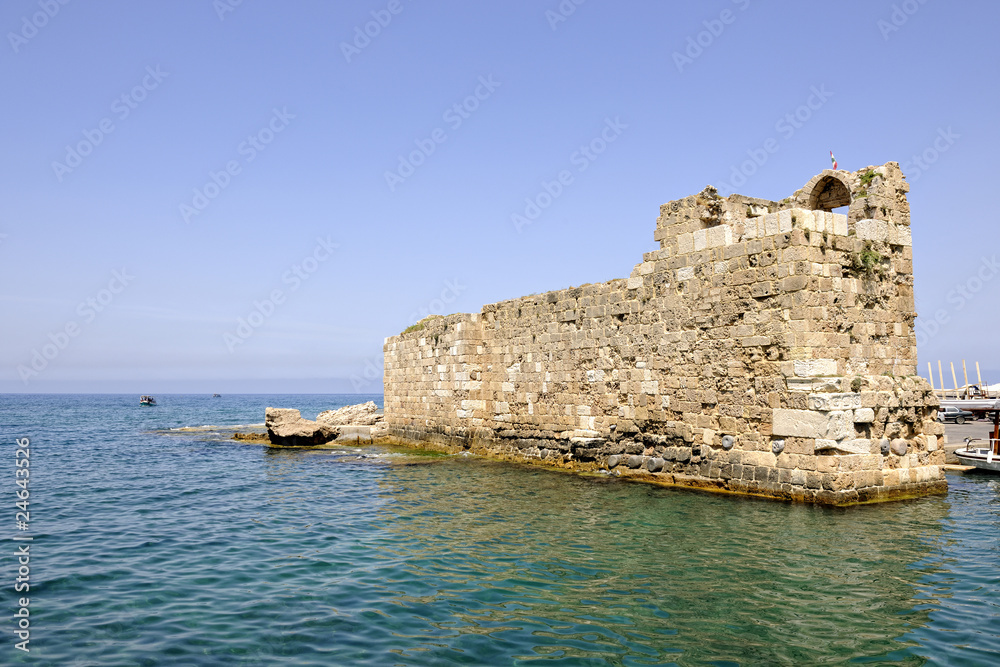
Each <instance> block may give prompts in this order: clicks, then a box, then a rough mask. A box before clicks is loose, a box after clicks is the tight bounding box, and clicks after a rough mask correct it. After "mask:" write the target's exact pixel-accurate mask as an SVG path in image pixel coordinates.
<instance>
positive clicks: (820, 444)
mask: <svg viewBox="0 0 1000 667" xmlns="http://www.w3.org/2000/svg"><path fill="white" fill-rule="evenodd" d="M871 448H872V441H871V440H867V439H864V438H858V439H854V440H840V441H837V440H817V441H816V451H817V452H818V451H826V450H831V449H835V450H840V451H842V452H848V453H850V454H870V453H871Z"/></svg>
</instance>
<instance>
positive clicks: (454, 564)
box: [379, 461, 949, 664]
mask: <svg viewBox="0 0 1000 667" xmlns="http://www.w3.org/2000/svg"><path fill="white" fill-rule="evenodd" d="M420 473H421V474H420V476H419V477H416V476H414V475H409V474H408V475H407V476H406V478H405V479H403V478H400V476H399V475H388V476H386V477H385V478H383V480H381V485H382V487H383V492H384V494H385V495H386V496H387V497H389V498H391V502H389V503H387V504H385V505H384V506H383V508H382V511H381V512H380V515H379V516H380V519H381V525H382V526H383V527H384V528H385V530H386V531H389V532H392V533H395V534H396V535H397V537H396V539H394V540H393V544H394V545H395V547H394V548H395V551H396V553H397V554H398V555H399V556H401V557H404V558H405V559H406V561H407V562H408V563H409V566H408V568H407V575H408V576H407V577H406V578H401V579H399V580H398V581H395V582H394V583H395V584H396V585H397V586H398V587H399V588H398V595H397V596H396V599H395V602H396V603H397V604H399V605H401V606H402V607H404V608H410V609H413V610H416V611H419V613H420V614H421V615H422V616H423V617H424V618H425V619H426V621H427V622H428V623H429V624H431V625H433V626H434V627H435V628H436V629H437V633H438V634H439V636H438V638H440V636H450V637H454V638H456V640H457V638H458V637H460V635H463V634H466V633H471V634H474V635H476V636H479V637H482V636H484V635H486V636H488V637H489V638H490V641H498V642H508V643H510V644H512V645H514V646H518V647H520V650H521V651H523V653H522V655H523V656H524V657H528V656H529V655H560V656H567V657H574V656H575V657H577V658H583V657H585V656H586V657H591V658H593V657H596V656H598V655H601V656H604V657H606V658H607V659H608V660H610V661H612V662H615V660H616V659H615V658H614V656H619V659H620V657H621V656H623V655H625V654H635V655H643V656H647V657H649V658H650V659H651V660H653V662H654V663H657V664H658V663H659V662H660V661H662V660H678V661H680V662H683V663H685V664H694V663H701V662H705V661H718V660H728V661H736V662H744V661H746V662H747V663H748V664H752V663H754V662H757V661H759V660H765V659H766V660H768V661H778V662H782V663H786V664H791V663H798V664H802V663H803V662H812V661H816V660H817V655H818V651H821V652H822V653H823V654H825V655H827V656H828V657H829V659H830V660H832V661H836V660H843V659H847V658H852V657H859V656H884V655H885V654H887V653H888V652H890V651H896V650H899V649H902V648H904V647H905V646H907V645H915V642H913V641H910V642H907V641H905V640H904V639H902V637H903V635H905V634H906V633H907V632H909V631H910V629H911V628H913V627H914V626H922V625H925V624H926V623H927V622H928V618H929V612H928V611H927V610H926V609H914V604H913V597H914V588H913V586H912V582H913V581H914V579H916V578H919V576H920V573H924V572H926V573H929V572H930V571H931V569H930V566H929V564H927V563H920V562H921V561H925V560H927V558H928V554H929V551H930V548H931V546H932V543H933V542H935V541H937V540H939V539H940V536H941V533H942V525H941V524H942V521H943V519H944V518H945V517H947V516H948V511H949V504H948V502H947V501H944V500H942V499H940V498H936V499H929V500H926V501H918V502H913V503H897V504H892V505H883V506H879V507H862V508H854V509H847V510H844V509H836V510H833V509H823V508H816V507H808V506H799V505H788V504H780V503H774V502H769V501H759V500H741V499H734V498H731V497H719V496H712V495H703V494H697V493H690V492H686V491H674V490H669V489H661V488H658V487H643V486H638V485H634V484H629V483H623V482H617V481H611V480H608V481H603V482H601V481H595V480H592V479H581V478H578V477H573V476H568V475H560V474H552V473H550V472H548V471H543V470H534V469H529V468H520V467H515V466H510V465H506V464H495V463H491V462H482V461H467V462H460V461H459V462H452V463H450V464H448V465H442V466H435V467H434V468H431V469H425V470H421V471H420ZM915 571H916V572H915ZM473 573H475V574H473ZM432 582H433V583H432ZM457 641H460V643H467V644H475V643H477V641H478V640H475V639H463V640H457ZM483 648H485V646H484V647H483ZM914 660H917V661H918V662H919V660H918V659H916V658H914Z"/></svg>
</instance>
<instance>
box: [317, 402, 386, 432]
mask: <svg viewBox="0 0 1000 667" xmlns="http://www.w3.org/2000/svg"><path fill="white" fill-rule="evenodd" d="M316 421H317V422H320V423H322V424H327V425H329V426H334V427H340V426H345V427H357V426H368V427H369V430H368V433H369V437H370V438H372V439H378V438H381V437H383V436H385V435H386V434H387V433H386V428H385V420H384V416H383V414H382V411H381V410H379V408H378V406H377V405H375V402H374V401H368V402H367V403H358V404H357V405H347V406H344V407H342V408H340V409H339V410H326V411H325V412H321V413H319V415H318V416H317V417H316ZM346 435H347V433H345V436H346ZM356 435H361V434H360V433H357V434H356Z"/></svg>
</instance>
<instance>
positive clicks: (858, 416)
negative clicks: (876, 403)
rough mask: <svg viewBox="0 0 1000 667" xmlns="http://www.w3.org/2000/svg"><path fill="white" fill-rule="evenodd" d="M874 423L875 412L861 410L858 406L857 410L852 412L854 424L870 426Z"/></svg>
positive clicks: (865, 409)
mask: <svg viewBox="0 0 1000 667" xmlns="http://www.w3.org/2000/svg"><path fill="white" fill-rule="evenodd" d="M859 397H860V394H859ZM874 421H875V410H873V409H872V408H862V407H860V405H859V406H858V409H856V410H855V411H854V423H855V424H871V423H872V422H874Z"/></svg>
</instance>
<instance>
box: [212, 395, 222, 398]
mask: <svg viewBox="0 0 1000 667" xmlns="http://www.w3.org/2000/svg"><path fill="white" fill-rule="evenodd" d="M212 398H222V394H212Z"/></svg>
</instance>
